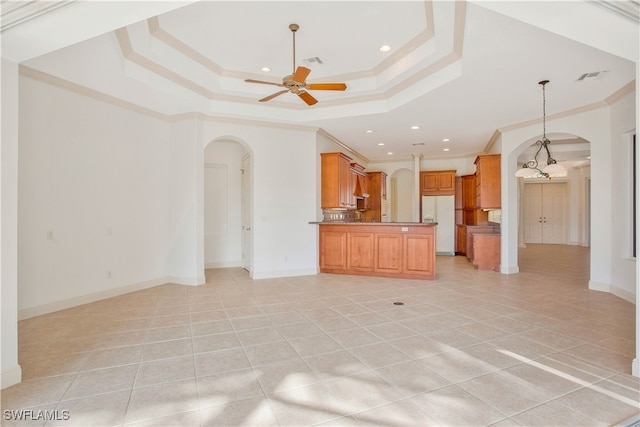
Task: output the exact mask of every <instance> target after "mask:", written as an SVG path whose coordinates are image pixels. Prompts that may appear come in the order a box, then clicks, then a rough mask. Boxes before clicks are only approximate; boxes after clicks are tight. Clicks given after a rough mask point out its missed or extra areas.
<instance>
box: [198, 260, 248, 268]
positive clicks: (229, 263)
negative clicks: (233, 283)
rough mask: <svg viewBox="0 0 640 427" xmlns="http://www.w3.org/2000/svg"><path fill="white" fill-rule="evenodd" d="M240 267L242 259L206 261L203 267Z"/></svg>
mask: <svg viewBox="0 0 640 427" xmlns="http://www.w3.org/2000/svg"><path fill="white" fill-rule="evenodd" d="M234 267H242V261H225V262H206V263H205V264H204V268H234Z"/></svg>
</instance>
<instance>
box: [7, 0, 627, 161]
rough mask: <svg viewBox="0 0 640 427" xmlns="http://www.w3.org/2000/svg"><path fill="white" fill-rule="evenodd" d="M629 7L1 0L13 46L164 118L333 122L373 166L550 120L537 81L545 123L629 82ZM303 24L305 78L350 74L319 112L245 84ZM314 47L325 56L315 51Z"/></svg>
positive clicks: (275, 62) (277, 73)
mask: <svg viewBox="0 0 640 427" xmlns="http://www.w3.org/2000/svg"><path fill="white" fill-rule="evenodd" d="M52 3H56V4H57V5H58V7H52ZM610 3H612V2H607V3H606V5H610ZM627 3H628V4H626V6H625V7H626V8H627V9H628V7H629V5H631V9H630V10H631V12H630V13H628V12H627V13H626V14H624V13H620V11H621V10H620V8H617V9H615V10H612V9H611V8H604V7H600V6H601V5H599V4H597V3H593V2H582V1H580V2H576V1H568V2H535V1H532V2H518V1H514V2H472V3H467V2H453V1H435V2H429V1H427V2H423V1H417V0H411V1H352V2H350V1H323V2H314V1H282V2H273V1H253V2H250V1H229V2H223V1H205V0H202V1H197V2H191V1H185V2H181V3H177V2H169V1H164V2H162V1H160V2H154V1H147V2H124V1H123V2H120V1H115V2H87V1H68V2H22V3H21V4H24V5H26V6H28V7H30V8H32V10H29V11H27V12H26V13H25V9H24V8H23V10H22V11H20V13H21V15H20V16H18V15H17V12H16V11H15V10H13V9H12V8H10V7H8V6H9V5H14V4H15V2H7V1H3V2H2V7H3V32H2V34H1V37H2V55H3V56H4V57H7V58H9V59H11V60H14V61H16V62H20V63H22V64H23V65H24V66H26V67H28V68H27V69H25V72H27V73H31V75H36V76H38V77H40V78H43V74H42V73H45V74H46V75H47V76H53V77H55V78H57V79H62V80H64V81H67V82H72V83H73V84H74V85H77V86H76V87H77V88H78V87H79V88H81V89H86V90H87V93H88V91H89V90H91V91H92V92H91V93H93V94H94V95H95V94H96V93H99V94H102V95H108V96H110V97H113V98H115V99H118V100H121V101H127V102H129V103H131V104H132V105H135V106H139V107H142V108H145V109H149V110H152V111H155V112H158V113H162V114H165V115H176V114H183V113H191V112H198V113H203V114H206V115H209V116H212V117H229V118H234V119H243V120H247V121H250V122H254V121H268V122H275V123H282V124H287V125H296V126H308V127H314V128H321V129H323V130H324V131H325V132H327V133H328V134H330V135H332V136H333V137H334V138H336V139H337V140H339V141H341V142H342V143H343V144H345V145H347V146H349V147H351V148H352V149H353V150H355V151H356V152H358V153H360V154H361V155H362V156H363V157H365V158H366V159H368V160H369V161H386V160H398V159H408V158H410V157H411V155H412V154H422V155H423V156H425V157H428V158H433V157H438V158H441V157H460V156H472V155H475V154H477V153H479V152H482V151H483V149H484V148H485V146H486V145H487V143H488V142H489V141H490V140H491V137H492V135H493V134H494V132H495V131H496V130H499V129H501V128H504V127H508V126H513V125H517V124H519V123H524V122H529V121H532V120H534V121H535V120H540V121H541V114H542V92H541V87H540V86H539V85H538V81H540V80H543V79H548V80H550V83H549V84H548V85H547V88H546V95H547V117H548V118H549V116H553V115H554V114H560V113H563V112H566V111H569V110H572V109H575V108H581V107H585V106H590V105H593V104H597V103H601V102H604V101H606V100H607V98H608V97H610V96H612V95H614V94H616V93H617V92H618V91H620V90H624V89H623V88H625V87H627V88H628V86H627V85H628V84H629V83H630V82H633V81H634V79H635V75H636V70H635V67H636V64H635V61H638V38H639V37H638V36H639V32H638V31H639V30H638V28H639V26H638V19H637V14H636V15H634V13H635V12H634V11H635V10H636V8H635V6H637V4H638V3H637V2H627ZM44 5H46V9H44ZM634 5H635V6H634ZM14 9H15V8H14ZM497 11H498V12H502V13H505V14H506V15H505V14H502V13H498V12H497ZM507 15H509V16H513V17H515V18H517V19H514V18H513V17H509V16H507ZM25 16H26V18H25ZM521 16H526V20H528V21H530V22H531V23H532V24H533V25H532V24H528V23H524V22H522V21H521V20H520V19H523V18H521ZM576 16H580V19H577V18H576ZM291 23H297V24H299V25H300V30H299V31H298V32H297V33H296V65H304V66H307V67H309V68H311V69H312V72H311V74H310V76H309V77H308V78H307V82H310V83H316V82H345V83H346V84H347V86H348V88H347V90H346V91H345V92H329V91H313V92H312V94H313V95H314V96H315V97H316V98H317V99H318V100H319V103H318V104H316V105H314V106H311V107H309V106H307V105H306V104H304V103H303V102H302V101H301V100H300V99H299V98H298V97H297V96H295V95H294V94H291V93H286V94H283V95H281V96H279V97H277V98H275V99H273V100H271V101H269V102H267V103H259V102H257V100H258V99H260V98H262V97H264V96H267V95H269V94H271V93H274V92H276V91H278V90H279V89H280V88H277V87H275V86H270V85H260V84H251V83H246V82H245V81H244V80H245V79H247V78H251V79H260V80H267V81H272V82H280V81H281V79H282V77H284V76H285V75H287V74H290V73H291V72H292V69H293V52H292V34H291V32H290V31H289V29H288V26H289V24H291ZM543 28H544V29H543ZM594 34H596V35H598V36H597V37H595V36H594ZM621 40H622V44H621ZM382 44H390V45H391V46H392V47H393V49H392V50H391V51H390V52H387V53H382V52H380V51H379V50H378V47H379V46H380V45H382ZM592 46H596V47H592ZM609 52H613V53H609ZM314 57H318V58H320V59H321V61H322V64H318V63H311V64H310V63H307V62H306V61H305V60H306V59H308V58H314ZM263 66H268V67H270V68H271V69H272V72H270V73H268V74H265V73H262V72H261V71H260V68H261V67H263ZM597 71H606V73H603V74H602V75H601V76H600V77H598V78H594V79H585V80H583V81H580V82H578V81H577V79H578V78H579V77H580V76H581V75H583V74H584V73H591V72H597ZM113 98H112V99H113ZM414 125H416V126H420V129H417V130H412V129H410V127H411V126H414ZM366 130H373V133H366V132H365V131H366ZM540 133H542V123H541V132H540ZM536 136H538V135H532V136H531V137H532V138H534V137H536ZM557 137H558V139H559V141H558V142H561V141H560V140H562V141H563V142H568V141H569V142H572V143H575V144H577V145H576V147H578V148H576V149H575V150H573V149H567V150H565V151H566V152H567V153H569V152H573V151H575V152H576V153H577V154H576V155H577V156H578V157H579V156H581V155H584V149H585V147H586V148H587V151H588V144H586V143H585V142H584V141H580V140H575V139H574V138H573V136H567V135H557ZM445 138H448V139H450V141H449V142H443V139H445ZM552 140H553V138H552ZM379 143H384V145H383V146H381V145H378V144H379ZM414 144H424V145H418V146H416V145H414ZM445 148H448V149H449V151H448V152H444V151H443V149H445ZM388 152H393V154H387V153H388ZM567 156H568V155H567ZM558 157H561V156H558Z"/></svg>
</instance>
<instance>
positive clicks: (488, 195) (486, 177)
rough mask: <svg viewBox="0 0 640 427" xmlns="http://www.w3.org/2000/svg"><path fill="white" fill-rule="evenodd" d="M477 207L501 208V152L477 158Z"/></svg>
mask: <svg viewBox="0 0 640 427" xmlns="http://www.w3.org/2000/svg"><path fill="white" fill-rule="evenodd" d="M475 165H476V207H477V208H478V209H500V198H501V193H500V175H501V174H500V167H501V166H500V154H484V155H481V156H478V157H477V158H476V160H475Z"/></svg>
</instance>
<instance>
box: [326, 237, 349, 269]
mask: <svg viewBox="0 0 640 427" xmlns="http://www.w3.org/2000/svg"><path fill="white" fill-rule="evenodd" d="M320 268H321V269H328V270H346V268H347V233H346V232H340V231H323V232H321V233H320Z"/></svg>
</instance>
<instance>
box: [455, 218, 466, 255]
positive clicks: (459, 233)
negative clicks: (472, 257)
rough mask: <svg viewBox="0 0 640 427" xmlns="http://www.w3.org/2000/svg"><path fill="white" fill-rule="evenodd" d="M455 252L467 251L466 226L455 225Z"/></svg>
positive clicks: (463, 252) (462, 252)
mask: <svg viewBox="0 0 640 427" xmlns="http://www.w3.org/2000/svg"><path fill="white" fill-rule="evenodd" d="M456 253H459V254H463V255H464V254H466V253H467V227H466V226H465V225H459V226H458V227H456Z"/></svg>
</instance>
